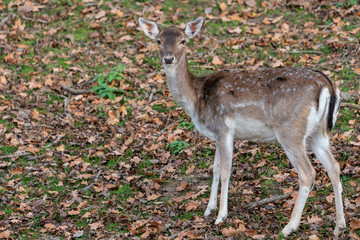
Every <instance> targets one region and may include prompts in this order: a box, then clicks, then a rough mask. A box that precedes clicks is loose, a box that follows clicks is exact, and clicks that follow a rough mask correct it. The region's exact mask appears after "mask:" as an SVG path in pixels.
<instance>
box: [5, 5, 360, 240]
mask: <svg viewBox="0 0 360 240" xmlns="http://www.w3.org/2000/svg"><path fill="white" fill-rule="evenodd" d="M190 2H191V3H190ZM0 16H1V17H0V238H5V239H227V238H232V239H282V238H283V237H282V236H281V235H280V231H281V229H282V228H283V227H284V226H285V225H286V223H287V221H288V219H289V218H290V215H291V210H292V208H293V206H294V201H295V199H296V191H297V189H298V175H297V173H296V171H295V170H294V169H293V167H292V166H291V164H290V162H289V160H288V158H287V157H286V154H285V152H284V150H283V149H282V148H281V146H280V145H278V144H256V143H252V142H248V141H236V142H235V146H234V161H233V170H232V175H231V182H230V191H229V215H228V218H227V220H226V221H225V223H224V224H220V225H215V224H214V221H215V218H216V214H213V215H211V216H210V217H203V213H204V211H205V208H206V204H207V201H208V198H209V194H210V184H211V179H212V164H213V159H214V149H215V144H214V142H213V141H210V140H208V139H206V138H205V137H203V136H201V135H200V134H199V133H198V132H197V131H196V130H195V129H194V126H193V123H192V122H191V119H190V118H189V116H188V115H187V114H186V113H185V112H184V111H183V110H182V109H180V108H179V107H178V106H177V105H176V104H175V103H174V101H173V99H172V97H171V95H170V92H169V90H168V88H167V85H166V77H165V75H164V70H163V69H162V65H161V61H160V59H159V56H158V51H157V44H156V43H154V42H152V40H151V39H149V38H148V37H147V36H145V34H144V33H143V32H142V31H141V29H140V27H139V25H138V18H139V17H144V18H146V19H148V20H152V21H155V22H157V23H159V24H160V26H163V27H166V26H170V25H172V24H174V25H177V26H180V27H182V28H184V27H185V24H186V22H188V21H190V20H193V19H195V18H196V17H199V16H203V17H204V19H205V23H204V25H203V27H202V29H201V32H200V34H199V35H198V36H197V37H195V38H194V39H193V40H191V41H190V43H189V44H188V45H189V47H188V48H189V57H188V58H189V65H190V69H191V71H192V72H194V73H195V74H197V75H205V74H208V73H211V72H214V71H216V70H220V69H224V68H228V69H259V68H279V67H299V66H302V67H308V68H312V69H315V70H320V71H323V72H324V73H325V74H326V75H328V76H329V77H330V78H331V79H332V80H333V81H334V82H335V83H336V85H337V86H338V87H339V88H340V89H341V91H342V98H343V99H342V107H341V109H340V114H339V116H338V120H337V123H336V125H335V127H334V129H333V132H332V133H333V134H332V135H333V136H332V139H331V149H332V152H333V154H334V156H335V158H336V159H337V160H338V161H339V163H340V166H341V180H342V183H343V188H344V191H343V200H344V208H345V216H346V221H347V228H346V230H345V232H344V233H343V235H342V236H341V239H360V238H359V235H360V207H359V206H360V178H359V177H360V167H359V164H360V154H359V152H360V124H359V123H360V110H359V79H360V62H359V58H360V42H359V39H360V20H359V19H360V4H359V3H358V2H357V1H354V0H350V1H339V2H337V1H327V0H325V1H280V0H275V1H261V0H256V1H255V0H238V1H234V0H227V1H225V0H224V1H223V2H221V1H218V2H216V1H205V0H198V1H187V0H184V1H164V0H162V1H149V2H147V1H141V2H137V1H128V0H121V1H107V0H104V1H93V0H59V1H55V0H36V1H35V0H33V1H21V0H14V1H10V0H0ZM309 156H310V157H311V158H312V159H313V161H312V162H313V165H314V167H315V169H316V171H317V177H316V182H315V187H314V189H313V191H312V192H311V195H310V197H309V199H308V201H307V204H306V206H305V209H304V212H303V216H302V221H301V225H300V227H299V229H298V231H296V232H295V233H293V234H292V235H291V236H290V237H288V238H287V239H312V240H316V239H331V238H332V236H333V235H332V234H333V229H334V227H335V205H334V204H335V203H334V194H333V190H332V185H331V183H330V180H329V178H328V176H327V174H326V172H325V171H324V169H323V168H322V166H321V164H320V163H319V161H318V160H316V158H315V157H314V155H313V154H312V153H311V152H309ZM287 193H290V195H289V196H288V197H286V198H283V199H280V200H276V201H272V202H270V203H267V204H263V205H260V206H257V207H254V208H251V207H248V204H250V203H253V202H255V201H259V200H261V199H266V198H270V197H273V196H278V195H282V194H287Z"/></svg>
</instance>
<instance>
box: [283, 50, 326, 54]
mask: <svg viewBox="0 0 360 240" xmlns="http://www.w3.org/2000/svg"><path fill="white" fill-rule="evenodd" d="M286 53H288V54H303V53H313V54H323V53H322V52H320V51H311V50H304V51H288V52H286Z"/></svg>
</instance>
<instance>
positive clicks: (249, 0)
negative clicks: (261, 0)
mask: <svg viewBox="0 0 360 240" xmlns="http://www.w3.org/2000/svg"><path fill="white" fill-rule="evenodd" d="M245 3H246V5H248V6H249V7H256V1H255V0H245Z"/></svg>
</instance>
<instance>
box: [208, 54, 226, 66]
mask: <svg viewBox="0 0 360 240" xmlns="http://www.w3.org/2000/svg"><path fill="white" fill-rule="evenodd" d="M211 63H212V64H214V65H222V64H223V61H221V60H220V58H219V57H218V56H215V57H214V58H213V60H212V61H211Z"/></svg>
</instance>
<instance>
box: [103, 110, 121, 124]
mask: <svg viewBox="0 0 360 240" xmlns="http://www.w3.org/2000/svg"><path fill="white" fill-rule="evenodd" d="M108 115H109V119H108V120H107V121H106V123H107V124H109V125H116V124H118V123H119V119H118V118H117V117H116V116H115V111H112V110H110V111H109V112H108Z"/></svg>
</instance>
